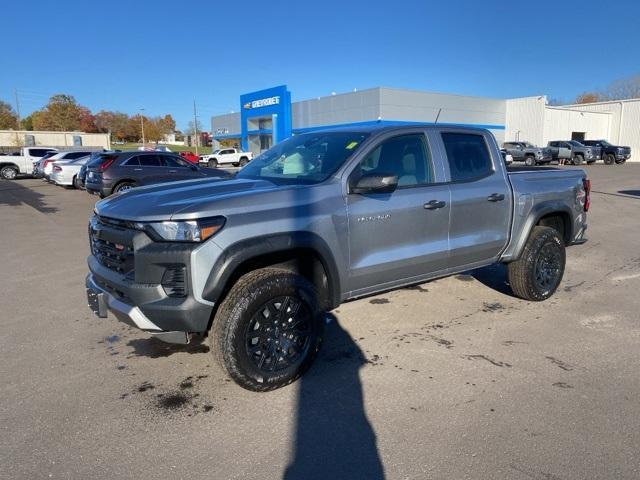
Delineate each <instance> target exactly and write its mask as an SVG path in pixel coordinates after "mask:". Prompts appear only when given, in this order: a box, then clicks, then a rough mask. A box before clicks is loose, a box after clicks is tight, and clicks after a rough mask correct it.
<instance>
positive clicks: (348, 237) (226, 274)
mask: <svg viewBox="0 0 640 480" xmlns="http://www.w3.org/2000/svg"><path fill="white" fill-rule="evenodd" d="M589 190H590V183H589V180H587V178H586V175H585V173H584V171H582V170H578V169H574V170H571V169H569V170H560V169H555V168H549V167H547V168H537V169H536V168H528V167H524V166H522V167H514V168H509V170H507V167H506V166H505V165H504V162H503V160H502V156H501V153H500V150H499V149H498V145H497V144H496V141H495V139H494V137H493V136H492V134H491V133H490V132H489V131H487V130H483V129H474V128H457V127H456V128H453V127H445V126H420V125H417V126H402V127H381V126H378V127H363V128H348V129H335V130H325V131H319V132H314V133H307V134H301V135H296V136H294V137H292V138H290V139H288V140H285V141H283V142H281V143H279V144H277V145H275V146H274V147H273V148H271V149H270V150H267V151H266V152H264V153H263V154H262V155H260V156H259V157H257V158H256V159H255V160H253V161H252V162H251V163H249V164H248V165H247V166H246V167H245V168H243V169H242V170H240V171H239V172H238V173H237V174H236V176H235V177H234V178H231V179H202V180H188V181H183V182H176V183H172V184H164V185H152V186H146V187H139V188H134V189H132V190H130V191H128V192H125V193H120V194H116V195H114V196H112V197H110V198H108V199H105V200H102V201H99V202H98V203H97V204H96V207H95V214H94V215H93V217H92V218H91V219H90V223H89V242H90V247H91V255H90V256H89V257H88V264H89V270H90V273H89V275H88V276H87V279H86V287H87V295H88V301H89V306H90V308H91V309H92V310H93V311H94V312H95V313H96V314H97V315H98V316H99V317H106V316H107V312H108V311H111V312H112V313H113V314H114V315H115V316H116V317H117V318H118V319H119V320H121V321H124V322H126V323H128V324H130V325H132V326H135V327H137V328H139V329H142V330H144V331H146V332H149V333H151V334H152V335H154V336H156V337H157V338H159V339H162V340H164V341H168V342H175V343H187V342H189V341H190V339H191V338H192V336H193V335H197V336H203V335H208V336H209V341H210V342H211V345H212V350H213V352H214V355H215V356H216V358H217V359H218V361H219V363H220V364H221V365H222V367H223V368H224V370H225V371H226V372H227V373H228V374H229V375H230V376H231V377H232V378H233V380H235V381H236V382H237V383H238V384H239V385H241V386H242V387H244V388H247V389H250V390H255V391H266V390H271V389H274V388H278V387H281V386H283V385H286V384H288V383H290V382H292V381H294V380H295V379H297V378H298V377H299V376H300V375H301V374H302V373H303V372H304V371H305V369H306V368H307V367H308V366H309V365H310V364H311V362H312V361H313V359H314V357H315V355H316V352H317V351H318V348H319V346H320V342H321V338H322V331H323V318H324V317H323V315H322V312H324V311H326V310H330V309H333V308H335V307H337V306H338V305H340V304H341V303H342V302H346V301H348V300H351V299H355V298H358V297H363V296H366V295H371V294H375V293H377V292H381V291H385V290H390V289H394V288H401V287H406V286H409V285H414V284H419V283H422V282H425V281H428V280H432V279H435V278H439V277H445V276H448V275H453V274H456V273H459V272H464V271H468V270H470V269H475V268H478V267H482V266H486V265H490V264H494V263H506V264H507V266H508V276H509V282H510V284H511V288H512V290H513V292H514V293H515V295H517V296H518V297H520V298H523V299H526V300H529V301H540V300H545V299H547V298H549V297H550V296H551V295H552V294H553V293H554V292H555V290H556V288H557V287H558V285H559V283H560V281H561V279H562V276H563V272H564V266H565V246H568V245H574V244H579V243H583V242H584V241H586V240H585V231H586V228H587V223H586V217H587V213H586V212H587V210H588V209H589ZM389 320H390V321H391V319H389Z"/></svg>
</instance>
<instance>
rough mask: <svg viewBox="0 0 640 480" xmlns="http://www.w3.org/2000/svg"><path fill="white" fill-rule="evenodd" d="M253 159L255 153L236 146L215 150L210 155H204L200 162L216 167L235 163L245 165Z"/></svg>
mask: <svg viewBox="0 0 640 480" xmlns="http://www.w3.org/2000/svg"><path fill="white" fill-rule="evenodd" d="M252 159H253V153H251V152H243V151H241V150H236V149H235V148H220V149H218V150H214V151H213V152H211V154H210V155H202V156H201V157H200V163H204V164H206V165H207V166H208V167H209V168H216V167H217V166H218V165H233V166H235V167H238V166H240V167H244V166H245V165H246V164H247V163H249V162H250V161H251V160H252Z"/></svg>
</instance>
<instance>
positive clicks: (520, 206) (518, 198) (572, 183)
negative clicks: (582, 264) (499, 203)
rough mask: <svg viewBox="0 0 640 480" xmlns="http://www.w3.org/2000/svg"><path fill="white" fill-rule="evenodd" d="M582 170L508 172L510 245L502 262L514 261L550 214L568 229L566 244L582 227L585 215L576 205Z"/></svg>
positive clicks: (579, 203) (577, 203) (580, 190)
mask: <svg viewBox="0 0 640 480" xmlns="http://www.w3.org/2000/svg"><path fill="white" fill-rule="evenodd" d="M583 178H586V174H585V172H584V170H581V169H567V170H564V169H563V170H561V169H556V168H548V169H537V170H535V171H534V170H526V169H523V170H521V171H511V172H509V179H510V181H511V185H512V188H513V204H514V215H513V223H512V225H511V241H510V242H509V245H508V246H507V248H506V250H505V252H504V253H503V255H502V260H503V261H512V260H516V259H517V258H518V256H519V255H520V252H521V251H522V248H523V247H524V244H525V243H526V241H527V238H528V237H529V233H530V232H531V229H532V228H533V227H534V226H535V225H536V223H537V222H538V220H539V219H540V218H542V217H544V216H545V215H548V214H551V213H556V212H558V213H563V214H566V215H567V216H568V218H569V222H570V225H571V232H570V235H569V237H570V241H569V243H571V242H572V241H574V240H575V237H576V236H577V235H578V234H579V233H581V232H582V231H583V229H584V228H585V227H586V215H587V214H586V213H585V212H584V209H583V206H582V203H581V202H580V193H581V192H583V184H582V180H583Z"/></svg>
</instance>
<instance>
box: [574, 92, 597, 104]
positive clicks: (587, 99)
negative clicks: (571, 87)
mask: <svg viewBox="0 0 640 480" xmlns="http://www.w3.org/2000/svg"><path fill="white" fill-rule="evenodd" d="M601 100H602V96H601V95H600V94H599V93H596V92H584V93H581V94H580V95H578V96H577V97H576V101H575V103H595V102H599V101H601Z"/></svg>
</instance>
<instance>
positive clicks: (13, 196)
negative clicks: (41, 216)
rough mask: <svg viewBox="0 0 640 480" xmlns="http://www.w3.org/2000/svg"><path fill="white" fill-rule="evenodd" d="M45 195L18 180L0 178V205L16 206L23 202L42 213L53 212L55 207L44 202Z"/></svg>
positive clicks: (55, 209)
mask: <svg viewBox="0 0 640 480" xmlns="http://www.w3.org/2000/svg"><path fill="white" fill-rule="evenodd" d="M44 198H45V196H44V195H42V194H41V193H38V192H37V191H36V190H35V189H33V188H29V187H26V186H24V185H21V184H20V180H19V179H18V180H0V205H7V206H10V207H17V206H19V205H22V204H25V205H29V206H30V207H33V208H35V209H36V210H38V211H39V212H42V213H55V212H57V211H58V209H57V208H56V207H50V206H48V205H47V204H46V203H45V202H44Z"/></svg>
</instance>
